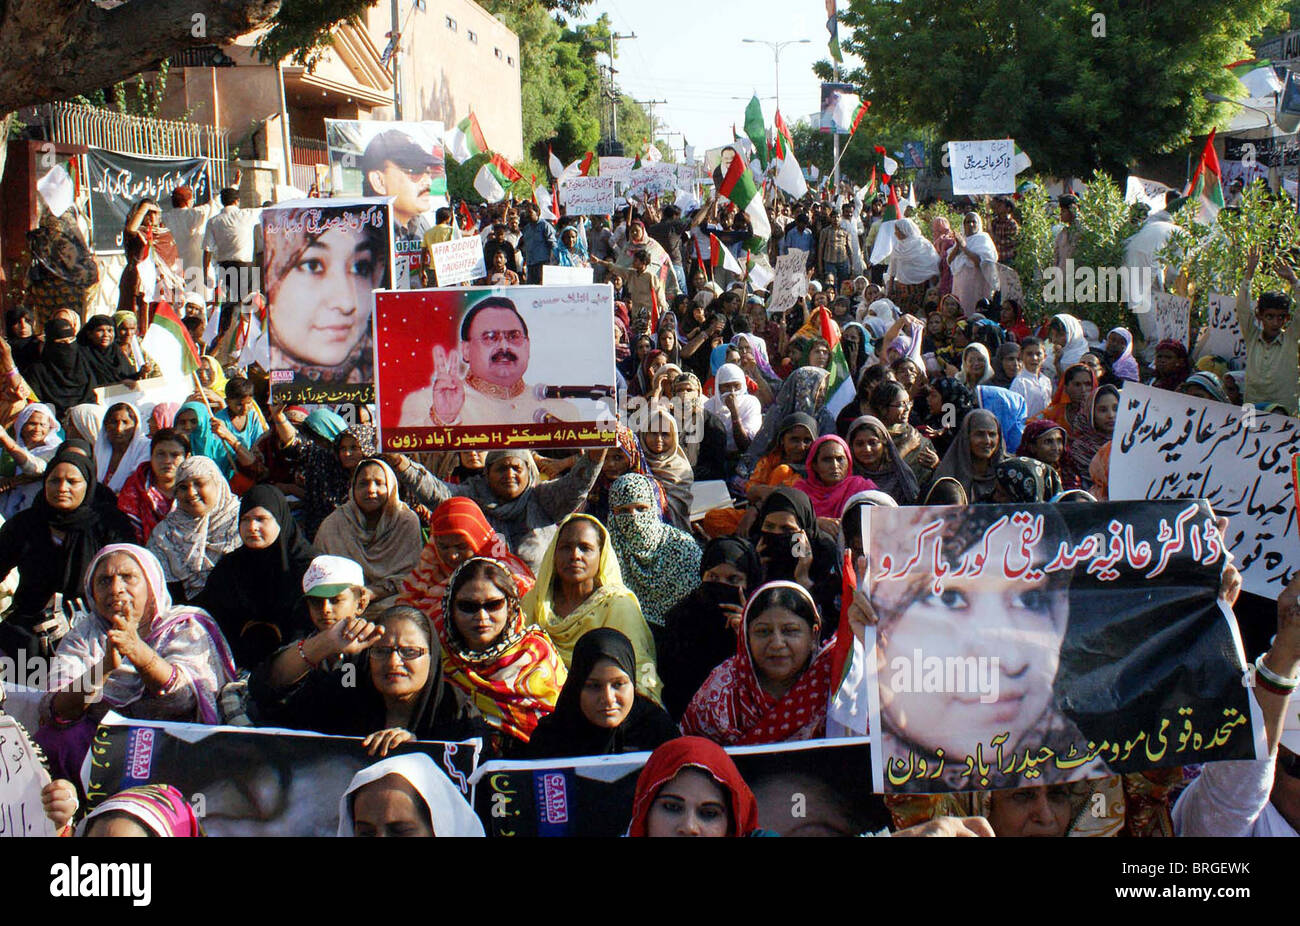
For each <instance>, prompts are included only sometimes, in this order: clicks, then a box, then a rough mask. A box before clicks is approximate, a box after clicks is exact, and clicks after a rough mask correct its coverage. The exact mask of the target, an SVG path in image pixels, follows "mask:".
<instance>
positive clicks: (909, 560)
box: [866, 501, 1266, 793]
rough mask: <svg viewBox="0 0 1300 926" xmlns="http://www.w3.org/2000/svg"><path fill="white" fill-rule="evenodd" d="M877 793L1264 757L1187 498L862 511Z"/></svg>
mask: <svg viewBox="0 0 1300 926" xmlns="http://www.w3.org/2000/svg"><path fill="white" fill-rule="evenodd" d="M869 520H870V524H869V527H868V536H867V555H868V558H869V560H870V562H871V580H872V581H871V597H872V603H873V605H874V607H875V610H876V613H877V614H878V615H879V623H878V624H877V625H875V626H874V628H873V629H872V631H870V632H869V634H868V641H867V643H868V652H869V655H868V656H867V659H866V663H867V665H866V668H867V672H868V685H869V691H870V692H871V695H872V697H871V699H870V702H871V705H870V710H871V723H870V729H871V731H872V749H873V753H872V762H871V766H872V771H873V773H874V784H875V788H876V790H877V791H888V792H907V793H941V792H949V791H970V790H997V789H1001V788H1016V787H1025V786H1029V785H1052V784H1061V783H1066V782H1072V781H1081V780H1085V779H1089V778H1104V777H1108V776H1110V775H1115V774H1125V773H1128V772H1137V771H1145V770H1148V769H1156V768H1164V767H1169V766H1179V765H1191V764H1196V763H1201V762H1208V761H1217V760H1225V759H1254V758H1259V757H1262V756H1263V755H1264V754H1265V753H1266V749H1265V748H1264V744H1263V738H1262V735H1261V734H1262V731H1259V730H1256V729H1255V728H1254V726H1253V724H1252V720H1251V708H1250V698H1251V692H1250V689H1249V688H1247V687H1245V686H1243V684H1242V679H1243V677H1244V672H1245V669H1246V660H1245V655H1244V654H1243V653H1242V651H1241V643H1240V640H1239V638H1238V636H1237V630H1236V622H1235V620H1234V619H1233V618H1232V615H1231V613H1230V612H1228V610H1227V609H1226V608H1225V607H1224V606H1223V605H1222V604H1221V603H1220V602H1219V600H1218V589H1219V581H1220V573H1221V571H1222V570H1223V567H1224V565H1225V563H1226V561H1227V557H1226V551H1225V549H1224V547H1223V544H1222V539H1221V538H1220V536H1219V534H1218V531H1217V529H1216V528H1215V524H1214V513H1213V512H1212V511H1211V510H1210V507H1209V505H1208V504H1206V503H1205V502H1204V501H1158V502H1124V503H1113V502H1101V503H1098V504H1090V505H1077V504H1076V505H1049V504H1038V505H977V506H974V507H967V508H872V509H869Z"/></svg>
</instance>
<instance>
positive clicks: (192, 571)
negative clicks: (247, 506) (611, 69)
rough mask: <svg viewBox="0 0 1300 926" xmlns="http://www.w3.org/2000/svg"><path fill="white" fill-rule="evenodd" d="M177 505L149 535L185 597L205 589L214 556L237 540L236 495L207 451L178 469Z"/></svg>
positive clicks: (156, 553)
mask: <svg viewBox="0 0 1300 926" xmlns="http://www.w3.org/2000/svg"><path fill="white" fill-rule="evenodd" d="M175 495H176V506H175V507H174V508H172V510H171V511H170V512H168V514H167V517H166V518H164V519H163V520H162V523H160V524H159V525H158V526H157V527H156V528H154V532H153V534H151V535H150V537H149V552H151V553H152V554H153V555H154V556H156V557H158V560H159V562H161V563H162V567H163V574H164V575H165V576H166V578H167V582H168V584H169V585H170V586H171V588H173V589H175V590H176V592H177V593H178V595H184V598H185V600H187V601H192V600H193V599H194V598H196V597H197V596H198V594H199V592H201V591H202V590H203V586H204V585H205V584H206V583H207V581H208V574H209V573H210V572H212V568H213V567H214V566H215V565H216V564H217V560H219V559H221V557H222V556H224V555H225V554H227V553H229V552H230V551H231V550H233V549H235V547H237V546H239V542H240V540H239V499H238V498H236V497H235V494H234V493H233V492H231V491H230V484H229V483H227V482H226V480H225V478H224V477H223V476H222V475H221V471H220V470H219V469H217V464H215V463H213V462H212V461H211V460H209V459H208V458H207V457H194V456H192V457H189V458H188V459H186V460H185V462H183V463H182V464H181V465H180V466H179V467H177V469H176V489H175Z"/></svg>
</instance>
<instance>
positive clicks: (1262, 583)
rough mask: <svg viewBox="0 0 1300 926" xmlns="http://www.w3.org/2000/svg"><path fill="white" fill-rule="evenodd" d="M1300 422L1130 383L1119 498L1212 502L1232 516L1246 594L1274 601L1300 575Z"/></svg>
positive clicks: (1121, 417) (1114, 477)
mask: <svg viewBox="0 0 1300 926" xmlns="http://www.w3.org/2000/svg"><path fill="white" fill-rule="evenodd" d="M1297 451H1300V421H1296V419H1294V418H1290V417H1287V416H1286V415H1276V414H1264V413H1263V412H1257V411H1256V410H1255V409H1254V408H1253V407H1251V408H1247V409H1245V410H1244V411H1243V410H1242V409H1240V408H1238V407H1237V406H1235V405H1227V404H1225V403H1222V402H1212V401H1209V400H1207V399H1198V398H1195V397H1193V396H1187V395H1182V394H1181V393H1175V392H1169V391H1167V390H1164V389H1154V388H1152V387H1150V386H1143V385H1141V384H1139V383H1125V384H1124V390H1123V392H1121V393H1120V403H1119V411H1118V416H1117V418H1116V419H1115V439H1114V443H1113V444H1112V449H1111V455H1110V486H1109V489H1108V491H1109V493H1110V497H1111V498H1112V499H1121V498H1204V499H1207V500H1208V501H1209V503H1210V505H1212V506H1213V508H1214V511H1215V513H1216V514H1218V515H1221V516H1223V517H1226V518H1227V519H1228V524H1229V529H1228V546H1229V548H1230V549H1231V550H1232V553H1233V555H1234V556H1235V557H1236V561H1235V565H1236V566H1237V568H1238V569H1240V570H1241V575H1242V584H1243V586H1244V587H1245V589H1246V591H1248V592H1253V593H1254V594H1256V595H1263V596H1264V597H1265V598H1272V599H1276V598H1277V596H1278V593H1279V592H1281V591H1282V589H1283V588H1285V587H1286V584H1287V583H1288V582H1289V581H1290V580H1291V577H1292V576H1293V575H1295V573H1296V570H1297V569H1300V538H1298V537H1297V534H1296V501H1295V492H1294V491H1293V488H1292V483H1291V457H1292V455H1293V454H1295V453H1296V452H1297Z"/></svg>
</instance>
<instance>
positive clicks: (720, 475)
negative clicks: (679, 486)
mask: <svg viewBox="0 0 1300 926" xmlns="http://www.w3.org/2000/svg"><path fill="white" fill-rule="evenodd" d="M673 399H674V401H673V404H672V409H671V411H672V416H673V418H674V419H675V420H676V422H677V433H678V434H683V435H686V438H685V440H683V441H682V452H683V453H685V454H686V461H687V462H688V463H690V464H691V471H692V472H693V473H694V475H695V481H696V482H703V481H704V480H707V479H726V478H727V476H728V475H730V474H731V460H732V459H734V458H735V456H736V454H734V453H728V452H727V436H728V432H729V431H731V427H730V426H729V425H726V424H723V422H722V419H721V418H719V417H718V416H717V415H715V414H713V413H712V412H711V411H709V410H708V408H707V407H706V403H705V400H704V394H703V390H702V387H701V386H700V378H699V377H698V376H696V375H695V374H694V373H683V374H681V375H680V376H678V377H677V378H676V379H675V380H673ZM759 421H760V422H761V421H762V412H761V411H760V413H759ZM732 436H733V437H734V436H735V435H734V434H733V435H732ZM745 446H749V442H748V439H746V441H745Z"/></svg>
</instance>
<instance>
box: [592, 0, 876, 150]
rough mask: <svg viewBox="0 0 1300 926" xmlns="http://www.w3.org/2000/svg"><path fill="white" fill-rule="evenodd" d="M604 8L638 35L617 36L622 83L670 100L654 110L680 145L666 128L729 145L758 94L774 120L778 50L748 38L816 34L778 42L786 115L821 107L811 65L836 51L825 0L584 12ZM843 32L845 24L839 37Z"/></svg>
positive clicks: (625, 0) (630, 2)
mask: <svg viewBox="0 0 1300 926" xmlns="http://www.w3.org/2000/svg"><path fill="white" fill-rule="evenodd" d="M601 13H607V14H608V15H609V18H610V24H611V26H612V27H613V29H614V31H616V32H619V33H629V32H634V33H636V36H637V37H636V38H635V39H625V40H622V41H620V42H619V43H618V49H617V54H618V57H617V58H616V59H615V67H616V68H617V69H618V70H619V71H620V73H619V74H618V76H617V81H618V83H619V85H620V86H621V87H622V89H623V92H624V95H630V96H631V97H632V98H633V99H637V100H652V99H653V100H667V101H668V102H667V103H666V104H661V105H657V106H655V107H654V115H655V121H656V122H657V123H658V126H659V131H660V135H659V137H660V138H662V139H663V140H664V141H666V142H667V143H668V144H670V145H671V146H672V147H673V148H676V149H678V150H680V149H681V145H682V139H681V136H678V135H669V136H665V135H664V133H665V132H673V131H675V132H682V133H684V134H685V136H686V138H687V139H688V140H689V141H690V143H691V145H693V146H694V147H695V149H696V151H703V150H704V149H705V148H711V147H716V146H717V145H720V144H723V143H724V142H725V143H729V142H730V141H731V124H732V123H733V122H735V123H736V128H737V129H738V130H739V129H740V126H741V124H742V123H743V122H744V114H745V106H746V105H747V104H748V103H749V100H750V98H751V97H752V96H753V95H754V94H755V93H757V94H758V96H759V100H760V102H761V103H762V105H763V120H764V122H765V123H766V124H767V125H771V124H772V116H773V112H774V111H775V109H776V101H775V99H774V97H775V94H776V86H775V70H774V68H773V61H772V59H773V55H772V50H771V49H770V48H769V47H768V46H766V45H747V44H743V43H742V42H741V39H745V38H752V39H760V40H763V41H771V42H775V41H787V40H790V39H804V38H806V39H809V40H810V42H809V43H808V44H806V45H787V46H785V47H784V48H782V49H781V115H782V116H783V117H784V118H785V120H786V122H787V123H789V124H790V125H793V124H794V123H795V122H796V121H797V120H798V119H801V118H807V117H808V115H809V114H811V113H814V112H817V109H818V105H819V101H820V96H821V94H820V89H819V88H820V82H819V81H818V79H817V76H816V75H815V74H814V73H813V71H812V64H813V62H814V61H817V60H819V59H823V58H828V57H829V53H828V52H827V49H826V43H827V40H828V38H829V36H828V34H827V32H826V4H825V0H746V2H745V3H743V4H742V3H737V2H734V0H732V2H723V3H717V2H711V0H594V2H592V3H591V5H590V6H589V7H588V12H587V15H586V16H584V17H583V20H584V21H588V22H589V21H591V20H594V19H596V18H597V17H599V16H600V14H601ZM844 32H845V29H844V27H843V26H841V27H840V33H841V40H842V39H843V38H844ZM602 63H604V62H603V59H602ZM845 63H846V64H850V65H851V64H852V63H853V62H852V60H851V59H849V58H848V57H846V59H845ZM732 97H739V99H732Z"/></svg>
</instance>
